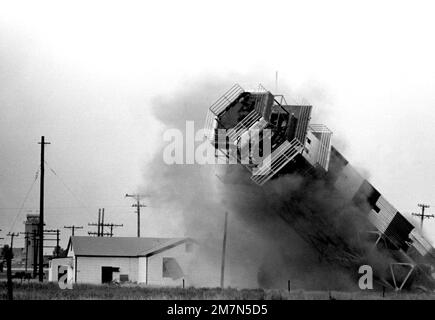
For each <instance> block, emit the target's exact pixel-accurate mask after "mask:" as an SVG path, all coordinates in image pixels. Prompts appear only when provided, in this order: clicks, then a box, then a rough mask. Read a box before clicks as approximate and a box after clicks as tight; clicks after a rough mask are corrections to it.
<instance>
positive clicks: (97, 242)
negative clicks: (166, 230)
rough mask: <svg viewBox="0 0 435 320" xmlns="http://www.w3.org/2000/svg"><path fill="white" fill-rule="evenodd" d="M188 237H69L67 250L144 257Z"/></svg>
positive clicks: (183, 240)
mask: <svg viewBox="0 0 435 320" xmlns="http://www.w3.org/2000/svg"><path fill="white" fill-rule="evenodd" d="M186 241H193V240H192V239H189V238H137V237H88V236H75V237H71V238H70V241H69V243H68V248H67V251H68V253H69V251H70V250H71V247H72V251H73V252H74V255H76V256H106V257H108V256H109V257H146V256H151V255H153V254H155V253H158V252H161V251H164V250H167V249H170V248H172V247H175V246H177V245H179V244H182V243H184V242H186Z"/></svg>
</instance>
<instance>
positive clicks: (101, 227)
mask: <svg viewBox="0 0 435 320" xmlns="http://www.w3.org/2000/svg"><path fill="white" fill-rule="evenodd" d="M100 236H101V237H104V208H102V209H101V224H100Z"/></svg>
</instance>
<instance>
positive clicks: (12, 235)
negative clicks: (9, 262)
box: [7, 232, 20, 250]
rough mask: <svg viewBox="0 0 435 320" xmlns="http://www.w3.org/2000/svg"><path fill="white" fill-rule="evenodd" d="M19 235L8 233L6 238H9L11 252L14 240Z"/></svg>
mask: <svg viewBox="0 0 435 320" xmlns="http://www.w3.org/2000/svg"><path fill="white" fill-rule="evenodd" d="M19 235H20V234H19V233H10V232H9V233H8V234H7V236H8V237H11V250H12V248H13V247H14V238H15V237H18V236H19Z"/></svg>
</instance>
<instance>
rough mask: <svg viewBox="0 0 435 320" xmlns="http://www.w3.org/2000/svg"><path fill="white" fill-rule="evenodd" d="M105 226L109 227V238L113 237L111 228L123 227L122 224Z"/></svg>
mask: <svg viewBox="0 0 435 320" xmlns="http://www.w3.org/2000/svg"><path fill="white" fill-rule="evenodd" d="M106 226H108V227H110V233H109V234H110V237H113V228H114V227H123V226H124V225H123V224H114V223H109V224H106Z"/></svg>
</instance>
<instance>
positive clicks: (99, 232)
mask: <svg viewBox="0 0 435 320" xmlns="http://www.w3.org/2000/svg"><path fill="white" fill-rule="evenodd" d="M88 226H96V227H97V232H91V231H88V234H89V235H94V236H97V237H104V236H110V237H112V236H113V228H114V227H123V226H124V225H122V224H114V223H112V222H111V223H105V222H104V208H102V209H98V222H97V223H95V222H93V223H88ZM104 227H110V232H104Z"/></svg>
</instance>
